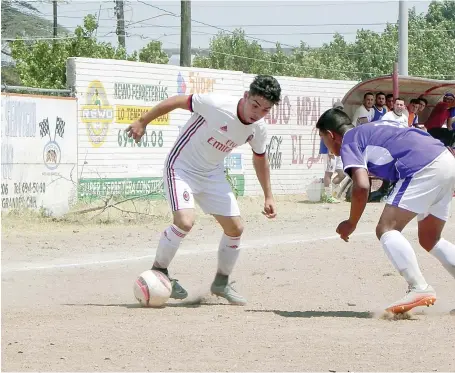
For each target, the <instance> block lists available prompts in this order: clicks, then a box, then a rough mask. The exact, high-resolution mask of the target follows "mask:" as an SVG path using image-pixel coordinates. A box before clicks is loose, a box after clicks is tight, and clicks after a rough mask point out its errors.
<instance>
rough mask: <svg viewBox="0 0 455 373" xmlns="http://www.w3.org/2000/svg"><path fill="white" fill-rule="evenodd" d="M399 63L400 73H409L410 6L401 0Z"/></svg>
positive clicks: (399, 10) (399, 6) (399, 9)
mask: <svg viewBox="0 0 455 373" xmlns="http://www.w3.org/2000/svg"><path fill="white" fill-rule="evenodd" d="M398 42H399V45H398V50H399V54H398V64H399V73H400V75H408V6H407V4H406V1H404V0H400V2H399V5H398Z"/></svg>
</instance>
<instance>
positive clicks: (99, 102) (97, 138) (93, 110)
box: [81, 80, 114, 148]
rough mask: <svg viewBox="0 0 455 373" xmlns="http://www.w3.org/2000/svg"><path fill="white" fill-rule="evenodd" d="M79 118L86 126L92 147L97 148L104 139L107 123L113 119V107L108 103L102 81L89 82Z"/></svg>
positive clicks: (107, 127)
mask: <svg viewBox="0 0 455 373" xmlns="http://www.w3.org/2000/svg"><path fill="white" fill-rule="evenodd" d="M81 120H82V122H83V123H85V126H86V128H87V136H88V138H89V141H90V143H91V144H92V146H93V147H95V148H99V147H101V146H102V145H103V144H104V142H105V141H106V137H107V133H108V130H109V125H110V124H111V123H112V122H113V121H114V108H113V106H111V105H109V101H108V99H107V94H106V90H105V89H104V86H103V83H101V82H100V81H99V80H94V81H92V82H90V83H89V85H88V87H87V92H86V94H85V104H84V105H82V106H81Z"/></svg>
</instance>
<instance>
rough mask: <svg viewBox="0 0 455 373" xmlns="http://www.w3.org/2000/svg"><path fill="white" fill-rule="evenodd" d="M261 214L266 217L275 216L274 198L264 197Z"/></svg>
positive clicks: (271, 217)
mask: <svg viewBox="0 0 455 373" xmlns="http://www.w3.org/2000/svg"><path fill="white" fill-rule="evenodd" d="M262 214H263V215H265V216H266V217H267V218H268V219H273V218H274V217H275V216H276V208H275V200H274V199H273V198H266V199H265V202H264V211H262Z"/></svg>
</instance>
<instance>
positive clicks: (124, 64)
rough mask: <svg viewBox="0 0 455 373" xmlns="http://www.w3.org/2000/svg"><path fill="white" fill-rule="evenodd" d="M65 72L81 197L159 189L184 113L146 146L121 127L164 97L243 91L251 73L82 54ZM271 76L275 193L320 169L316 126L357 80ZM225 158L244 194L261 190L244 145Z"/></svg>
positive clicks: (294, 187)
mask: <svg viewBox="0 0 455 373" xmlns="http://www.w3.org/2000/svg"><path fill="white" fill-rule="evenodd" d="M67 75H68V85H69V86H70V87H73V88H75V90H76V92H77V98H78V137H79V148H78V151H79V158H78V163H79V175H80V182H81V186H82V189H81V190H82V194H80V196H81V197H93V196H96V195H101V194H105V195H106V194H111V193H114V194H119V193H121V194H123V195H125V196H131V195H140V194H144V193H150V192H153V191H154V190H156V189H160V183H161V180H162V170H163V163H164V159H165V157H166V155H167V153H168V152H169V150H170V149H171V147H172V145H173V143H174V141H175V139H176V137H177V135H178V133H179V128H180V127H181V126H182V125H184V123H185V122H186V120H187V119H188V118H189V116H190V113H189V112H187V111H184V110H177V111H174V112H171V113H170V114H169V115H168V116H167V117H166V118H162V119H161V120H159V121H157V123H154V124H153V125H149V126H148V127H147V136H146V137H145V138H146V143H144V144H143V145H142V146H140V147H139V146H136V145H135V143H134V142H133V141H126V140H125V137H124V136H123V130H124V129H125V128H126V127H127V125H128V124H129V123H131V122H132V121H133V120H134V119H136V118H137V117H138V116H139V115H140V114H139V113H140V112H141V111H145V110H148V109H149V108H151V107H152V106H154V105H156V104H157V103H158V102H159V101H161V100H163V99H165V98H167V97H170V96H173V95H177V94H191V93H202V92H225V93H228V94H238V95H241V94H243V92H244V91H245V90H247V89H248V86H249V84H250V83H251V81H252V79H253V78H254V76H253V75H248V74H243V73H241V72H234V71H223V70H211V69H197V68H182V67H179V66H169V65H154V64H146V63H137V62H128V61H118V60H96V59H87V58H71V59H69V61H68V67H67ZM277 79H278V81H279V82H280V84H281V87H282V103H281V104H280V106H279V107H277V108H275V109H274V110H273V111H272V113H271V115H270V116H269V117H268V118H266V120H267V122H268V123H269V148H268V150H267V151H268V154H269V159H270V162H271V164H272V183H273V189H274V191H275V193H276V194H295V193H302V192H304V191H305V187H306V185H308V184H309V183H310V182H311V180H312V179H313V178H314V177H321V176H322V174H323V169H322V163H321V158H320V157H319V136H318V134H317V133H316V131H315V130H314V125H315V123H316V121H317V119H318V117H319V116H320V115H321V114H322V113H323V111H324V110H326V109H328V108H330V107H331V106H332V103H333V102H334V101H336V100H337V99H341V98H342V97H343V96H344V94H345V93H346V92H347V91H348V90H349V89H350V88H351V87H353V86H354V85H355V84H356V83H357V82H350V81H333V80H320V79H302V78H289V77H277ZM128 113H132V114H131V115H128ZM227 163H229V164H230V165H235V167H234V168H233V169H232V170H231V173H232V174H234V176H235V178H236V181H237V183H238V184H239V185H240V186H242V185H243V184H244V193H245V195H255V194H258V193H261V189H260V186H259V183H258V182H257V181H256V178H255V174H254V170H253V168H252V162H251V150H250V148H249V145H243V146H241V147H240V148H238V149H236V150H235V151H234V152H233V153H232V154H231V156H230V158H229V159H228V160H227ZM243 180H244V181H243ZM240 189H242V190H241V192H243V188H242V187H241V188H240ZM241 194H243V193H241Z"/></svg>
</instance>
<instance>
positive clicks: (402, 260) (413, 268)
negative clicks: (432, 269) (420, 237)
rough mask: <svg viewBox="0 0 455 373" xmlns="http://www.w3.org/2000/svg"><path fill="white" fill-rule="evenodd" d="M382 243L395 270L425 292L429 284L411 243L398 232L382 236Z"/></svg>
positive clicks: (390, 232)
mask: <svg viewBox="0 0 455 373" xmlns="http://www.w3.org/2000/svg"><path fill="white" fill-rule="evenodd" d="M380 242H381V244H382V247H383V248H384V251H385V253H386V254H387V256H388V258H389V259H390V261H391V262H392V264H393V266H394V267H395V269H396V270H397V271H398V272H399V273H400V275H402V276H403V277H404V278H405V280H406V281H407V283H408V284H409V285H410V286H411V287H413V288H416V289H420V290H424V289H425V288H426V287H427V286H428V284H427V282H426V281H425V279H424V278H423V275H422V272H420V268H419V264H418V263H417V257H416V254H415V252H414V250H413V249H412V246H411V244H410V243H409V241H408V240H407V239H406V238H405V237H404V236H403V235H402V234H401V233H400V232H398V231H395V230H393V231H389V232H386V233H384V234H383V235H382V236H381V239H380Z"/></svg>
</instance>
